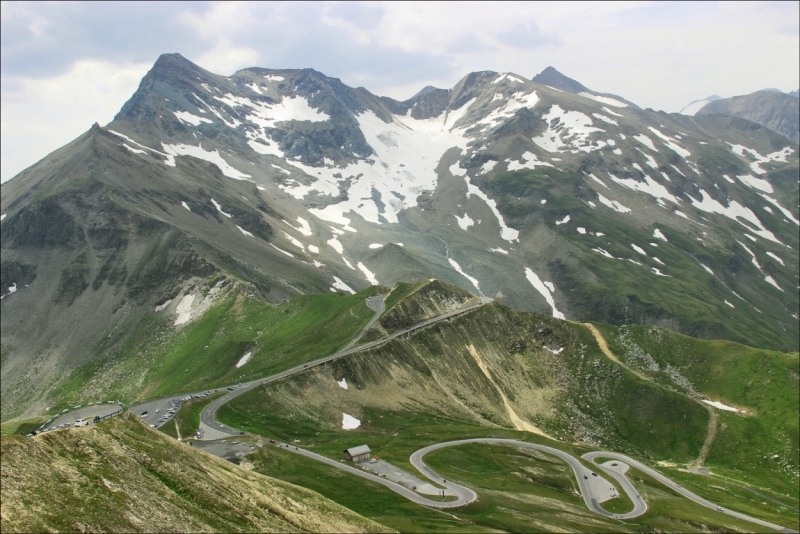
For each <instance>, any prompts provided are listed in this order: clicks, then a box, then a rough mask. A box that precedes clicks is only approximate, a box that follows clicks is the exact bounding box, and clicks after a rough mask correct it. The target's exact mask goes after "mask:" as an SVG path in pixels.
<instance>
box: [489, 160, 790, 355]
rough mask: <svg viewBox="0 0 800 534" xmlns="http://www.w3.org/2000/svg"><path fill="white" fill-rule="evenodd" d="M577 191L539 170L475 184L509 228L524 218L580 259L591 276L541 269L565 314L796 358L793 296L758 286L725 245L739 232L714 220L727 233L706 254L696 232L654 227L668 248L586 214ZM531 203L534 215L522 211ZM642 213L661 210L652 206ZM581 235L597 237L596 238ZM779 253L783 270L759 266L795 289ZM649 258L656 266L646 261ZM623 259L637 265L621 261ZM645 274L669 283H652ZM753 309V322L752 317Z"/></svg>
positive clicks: (786, 231) (558, 175) (779, 231)
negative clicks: (541, 225) (566, 220)
mask: <svg viewBox="0 0 800 534" xmlns="http://www.w3.org/2000/svg"><path fill="white" fill-rule="evenodd" d="M599 175H600V174H599V173H598V176H599ZM583 183H584V178H583V177H582V176H580V175H579V174H576V173H565V172H562V171H559V170H556V169H549V168H541V169H536V170H523V171H515V172H508V173H500V174H498V175H496V176H494V177H493V178H491V179H490V180H489V181H487V182H486V183H485V184H484V186H485V187H486V188H487V190H488V191H491V193H492V196H493V198H496V199H497V201H498V207H499V209H500V211H501V212H502V213H503V214H504V215H507V216H508V219H507V220H509V221H510V223H511V224H512V226H513V224H514V221H518V224H520V225H521V224H525V223H527V221H528V220H529V219H530V218H532V217H536V218H542V219H543V220H544V221H548V222H549V223H550V224H549V225H550V226H551V227H552V228H554V229H555V231H556V232H558V233H559V235H560V237H561V238H563V239H565V240H567V241H568V242H569V243H570V244H571V245H572V246H574V247H575V250H576V251H579V252H578V255H579V257H580V261H581V262H582V263H583V264H584V265H585V266H586V267H587V268H588V270H589V271H590V272H591V275H590V274H588V273H587V271H586V270H585V269H575V268H574V267H572V266H570V265H567V264H565V263H562V262H560V261H559V262H554V263H551V264H550V265H549V268H550V270H551V272H552V273H553V276H554V278H555V283H556V285H557V286H558V287H559V288H561V289H562V291H564V293H565V297H566V298H567V299H568V301H569V306H570V310H572V313H573V315H574V316H576V317H578V318H581V320H586V319H589V320H594V321H601V322H604V323H609V324H617V325H620V324H626V323H630V322H638V323H650V324H667V323H669V324H670V328H673V329H675V330H679V331H682V332H684V333H686V334H689V335H692V336H695V337H700V338H704V339H730V340H734V341H737V342H740V343H745V344H747V345H750V346H758V347H769V348H772V349H774V350H797V347H798V341H797V340H798V327H797V322H796V321H793V320H792V318H791V317H790V316H789V313H788V312H787V310H792V309H795V308H796V307H797V294H796V292H794V293H792V292H791V291H790V292H789V293H784V292H781V291H779V290H777V289H774V288H771V287H768V286H766V285H765V284H763V277H764V274H763V273H761V272H760V271H759V270H757V269H756V268H755V267H754V266H753V265H752V263H751V258H750V256H749V254H748V253H747V252H746V251H745V250H744V249H743V248H742V247H741V246H740V245H738V244H737V243H736V240H735V239H734V237H732V236H741V234H742V231H743V230H744V229H743V227H742V226H741V225H739V224H738V223H734V222H732V221H730V220H727V219H725V218H723V217H717V219H718V221H717V222H719V223H720V224H721V227H722V228H723V229H726V227H729V228H730V229H731V231H730V232H718V234H719V235H715V239H717V240H719V243H717V244H715V245H713V246H711V245H708V244H704V243H701V242H699V241H697V239H696V238H698V237H699V238H704V236H702V235H700V234H698V235H696V236H695V235H686V234H684V233H682V232H679V231H675V230H672V229H671V228H669V227H667V226H664V225H658V226H659V228H660V229H661V231H662V232H663V233H664V234H665V235H666V236H667V238H668V239H669V242H663V241H658V240H655V239H654V238H653V229H652V228H648V227H644V228H638V227H636V226H634V225H631V224H629V223H628V222H626V221H625V220H624V219H622V220H618V219H617V218H616V217H613V216H607V215H606V212H604V211H602V210H594V209H591V208H590V207H589V206H588V205H586V204H585V203H584V202H582V201H581V199H580V198H578V197H577V196H576V191H579V190H581V189H582V188H583ZM593 185H595V184H593ZM601 189H602V188H601ZM743 194H745V195H750V196H752V197H753V204H754V205H758V204H760V203H763V200H762V199H760V197H757V195H756V194H755V193H754V192H751V191H746V190H745V191H744V192H743ZM532 198H547V199H548V203H547V204H546V205H545V206H539V205H538V202H536V203H531V201H530V199H532ZM756 199H757V200H756ZM533 205H535V206H536V207H535V210H533V209H532V208H531V206H533ZM651 209H656V210H658V209H661V208H658V207H657V206H656V205H655V204H654V203H653V207H652V208H651ZM567 213H568V214H569V215H570V217H571V221H572V223H571V224H570V225H563V226H555V225H553V224H552V222H553V221H556V220H558V219H561V218H563V217H564V215H565V214H567ZM706 215H707V217H712V218H713V217H716V216H714V215H710V214H706ZM759 217H761V218H762V219H763V220H765V221H766V222H767V223H769V224H768V226H769V227H770V229H772V230H773V231H774V232H775V234H776V235H777V237H778V238H779V239H780V240H781V241H783V242H784V243H793V242H796V241H797V232H796V227H795V226H794V225H787V224H785V223H784V222H783V221H782V220H781V218H779V217H777V216H774V217H773V216H772V215H770V214H769V213H767V212H764V213H763V214H762V213H759ZM772 219H775V220H774V221H773V220H772ZM772 223H774V224H772ZM576 225H577V226H582V227H584V228H586V229H587V231H588V232H587V233H585V234H579V233H578V232H576V231H575V226H576ZM589 232H603V233H604V234H605V236H603V237H598V236H595V235H591V233H589ZM743 239H744V238H743V237H739V240H743ZM653 241H656V242H657V244H658V247H657V248H656V247H652V246H650V245H649V243H651V242H653ZM631 244H636V245H637V246H639V247H641V248H642V249H644V250H646V251H647V252H648V256H647V257H645V256H642V255H640V254H637V253H636V252H634V251H633V250H632V248H631ZM748 246H749V247H750V249H751V250H753V251H754V252H755V253H756V254H758V256H759V258H767V257H766V255H765V253H766V250H769V247H766V248H765V245H762V244H761V243H755V244H753V243H750V242H749V241H748ZM595 248H602V249H604V250H606V251H608V252H609V253H610V254H611V255H613V256H614V257H615V258H623V260H618V259H610V258H607V257H605V256H603V255H601V254H600V253H598V252H597V251H594V250H592V249H595ZM784 250H785V249H781V254H784V255H787V256H788V257H787V258H786V259H787V261H788V262H789V263H787V267H783V266H780V265H778V264H777V263H774V262H772V261H771V260H761V261H762V267H763V268H765V269H767V274H770V275H771V276H773V278H775V279H776V280H777V281H778V284H779V285H780V286H781V287H783V288H784V289H786V288H787V287H793V286H796V283H797V277H796V273H794V272H793V270H792V269H791V265H792V263H794V264H795V265H796V261H797V258H796V254H795V253H794V252H793V251H791V250H787V251H786V252H784ZM653 256H656V257H658V258H659V259H660V260H661V261H662V262H663V264H662V263H658V262H656V261H654V260H653V258H652V257H653ZM792 256H794V257H792ZM627 258H630V259H633V260H636V261H638V262H639V263H641V264H642V265H636V264H633V263H631V262H628V261H625V259H627ZM697 261H702V262H703V263H704V264H705V265H708V266H709V267H710V268H711V269H712V270H713V271H714V273H715V274H716V275H717V276H718V277H720V278H721V279H722V281H723V282H724V284H725V285H723V283H721V282H720V281H719V280H717V279H715V278H714V277H713V276H711V275H710V274H709V273H707V272H706V271H704V270H703V268H702V267H701V266H700V265H698V263H697ZM651 267H656V268H658V269H659V270H660V271H661V272H662V273H665V274H667V275H669V276H670V278H667V277H661V276H656V275H655V274H653V273H652V271H651ZM731 273H734V274H731ZM726 285H727V286H728V287H731V288H733V289H734V290H735V291H736V292H737V293H738V294H739V295H742V296H744V297H745V299H746V301H747V302H749V303H750V305H748V304H746V303H745V302H742V301H741V300H739V299H738V298H737V297H734V296H733V295H732V293H731V291H730V290H728V289H726V287H725V286H726ZM726 299H727V300H729V301H731V300H733V301H735V302H734V304H735V305H736V307H735V308H731V307H729V306H727V305H726V304H725V300H726ZM753 306H756V307H758V309H760V310H761V311H762V312H763V314H760V313H758V312H756V311H755V310H754V308H753ZM779 322H780V323H781V324H783V326H784V327H781V326H780V325H779Z"/></svg>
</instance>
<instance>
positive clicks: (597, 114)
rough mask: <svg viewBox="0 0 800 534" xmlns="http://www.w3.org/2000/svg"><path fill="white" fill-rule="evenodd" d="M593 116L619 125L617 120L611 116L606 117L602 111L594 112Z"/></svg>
mask: <svg viewBox="0 0 800 534" xmlns="http://www.w3.org/2000/svg"><path fill="white" fill-rule="evenodd" d="M592 117H594V118H595V119H600V120H601V121H603V122H607V123H609V124H613V125H614V126H619V124H618V123H617V121H615V120H614V119H612V118H611V117H606V116H605V115H602V114H600V113H592ZM609 144H611V143H609Z"/></svg>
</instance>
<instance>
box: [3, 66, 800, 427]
mask: <svg viewBox="0 0 800 534" xmlns="http://www.w3.org/2000/svg"><path fill="white" fill-rule="evenodd" d="M778 96H781V95H778ZM783 96H785V95H783ZM787 98H792V97H788V96H787ZM795 101H796V99H795ZM718 102H724V101H723V100H719V101H718ZM711 104H715V102H712V103H709V104H707V105H706V106H704V107H703V108H702V109H701V110H700V111H698V112H697V113H696V114H695V115H694V116H687V115H681V114H667V113H664V112H656V111H653V110H643V109H640V108H639V107H637V106H636V105H634V104H633V103H631V102H629V101H627V100H625V99H624V98H622V97H618V96H615V95H610V94H606V93H598V92H595V91H591V90H589V89H587V88H585V87H584V86H583V85H582V84H580V83H579V82H576V81H575V80H571V79H570V78H567V77H565V76H563V75H562V74H560V73H558V71H556V70H555V69H553V68H548V69H546V70H545V71H543V72H542V73H540V74H538V75H537V76H535V77H534V78H533V79H532V80H529V79H526V78H524V77H522V76H520V75H517V74H514V73H497V72H488V71H484V72H474V73H470V74H468V75H466V76H465V77H464V78H463V79H462V80H460V81H459V82H458V83H457V84H456V85H455V86H454V87H452V88H451V89H437V88H433V87H426V88H425V89H423V90H422V91H420V92H419V93H418V94H417V95H415V96H414V97H412V98H411V99H409V100H406V101H403V102H400V101H397V100H394V99H391V98H387V97H380V96H376V95H374V94H372V93H370V92H369V91H367V90H366V89H364V88H351V87H348V86H347V85H345V84H343V83H342V82H341V81H340V80H338V79H336V78H331V77H328V76H325V75H324V74H322V73H319V72H317V71H314V70H311V69H302V70H290V69H281V70H275V69H264V68H247V69H243V70H240V71H238V72H236V73H234V74H233V75H231V76H229V77H226V76H220V75H216V74H213V73H211V72H208V71H206V70H204V69H202V68H200V67H198V66H197V65H194V64H193V63H191V62H190V61H188V60H186V59H185V58H183V57H182V56H180V55H179V54H165V55H163V56H161V57H160V58H159V59H158V61H157V62H156V63H155V65H154V66H153V68H152V69H151V71H150V72H148V74H147V75H146V76H145V77H144V78H143V80H142V82H141V84H140V86H139V88H138V90H137V91H136V93H135V94H134V95H133V96H132V97H131V99H130V100H129V101H128V102H126V103H125V105H124V106H123V107H122V109H121V110H120V112H119V113H118V114H117V115H116V117H115V118H114V120H113V121H112V122H111V123H109V124H107V125H105V126H100V125H97V124H95V125H94V126H92V127H91V128H90V129H89V130H88V131H87V132H86V133H84V134H83V135H81V136H80V137H78V138H77V139H75V140H74V141H73V142H71V143H69V144H68V145H66V146H64V147H63V148H61V149H59V150H57V151H55V152H54V153H52V154H50V155H48V156H47V157H45V158H44V159H43V160H41V161H40V162H38V163H37V164H35V165H33V166H31V167H30V168H28V169H26V170H25V171H23V172H21V173H20V174H18V175H17V176H15V177H14V178H13V179H11V180H10V181H8V182H6V183H4V184H3V185H2V201H0V212H1V213H2V215H0V217H2V227H1V229H2V281H1V283H0V285H1V286H2V293H3V299H2V304H1V306H2V331H3V334H2V374H3V383H2V417H3V419H4V420H5V419H7V418H8V417H16V416H21V415H23V414H33V413H38V412H39V411H41V410H42V409H43V408H45V407H47V406H49V405H50V404H51V403H53V402H56V401H57V399H58V398H59V396H60V395H63V394H64V392H65V391H66V389H68V385H69V384H73V385H74V384H77V383H80V384H83V385H85V384H90V383H94V384H95V386H97V384H98V383H100V382H103V380H105V379H108V380H110V378H109V377H112V376H122V374H124V373H126V372H128V368H126V365H127V364H126V362H128V361H131V360H132V359H135V358H137V357H138V356H140V354H141V352H140V349H139V348H137V347H141V344H142V343H143V340H147V341H148V342H154V343H158V342H160V339H161V338H160V337H158V336H159V335H160V334H158V332H161V330H159V326H160V325H163V324H167V323H168V324H169V325H170V327H171V328H177V329H178V330H180V328H181V327H182V325H184V324H187V323H189V322H193V321H196V320H198V319H199V318H201V317H203V316H204V313H205V312H206V311H207V310H209V309H211V308H212V307H213V305H214V303H215V302H216V299H217V298H218V297H219V295H222V294H224V293H225V291H226V288H229V287H231V286H232V285H236V284H238V285H239V286H241V284H244V285H245V286H246V287H247V294H248V295H250V296H252V297H253V298H255V299H259V300H263V301H265V302H271V303H279V302H282V301H284V300H287V299H289V298H291V297H294V296H297V295H300V294H308V293H320V292H330V291H339V292H345V293H354V292H356V291H358V290H361V289H363V288H366V287H367V286H369V285H381V286H386V287H391V286H393V285H395V284H396V283H397V282H411V283H415V282H419V281H423V280H426V279H430V278H437V279H441V280H444V281H447V282H450V283H452V284H455V285H457V286H461V287H462V288H464V289H466V290H468V291H470V292H472V293H475V294H478V295H481V296H486V297H492V298H497V299H498V300H501V301H502V302H504V303H505V304H507V305H509V306H511V307H513V308H517V309H520V310H525V311H537V312H540V313H545V314H548V315H552V316H554V317H557V318H562V319H569V320H572V321H586V320H594V321H602V322H605V323H609V324H613V325H624V324H629V323H645V324H652V325H657V326H661V327H665V328H668V329H671V330H674V331H676V332H680V333H684V334H689V335H692V336H695V337H701V338H709V339H728V340H732V341H737V342H741V343H745V344H748V345H751V346H756V347H763V348H769V349H774V350H784V351H785V350H797V348H798V336H799V335H800V331H799V330H798V315H797V313H798V312H797V310H798V290H797V288H798V225H799V224H800V222H799V221H798V145H797V142H796V137H795V140H791V139H788V138H787V137H786V136H785V135H781V134H780V133H777V132H775V131H773V130H772V129H770V128H767V127H764V126H762V125H760V124H758V123H757V121H753V120H752V119H751V120H748V119H746V118H741V117H738V116H735V115H736V114H735V113H734V112H733V111H731V112H730V113H724V112H717V113H705V110H706V108H707V107H708V106H710V105H711ZM726 109H727V108H726ZM731 109H732V108H731ZM723 111H725V110H723ZM126 380H128V381H129V382H131V383H133V384H135V383H137V380H139V381H142V380H143V376H142V377H137V376H126ZM109 383H110V382H109ZM69 387H72V386H69ZM93 387H94V386H93ZM98 388H99V389H98ZM101 389H102V387H100V386H97V388H95V390H92V391H100V390H101Z"/></svg>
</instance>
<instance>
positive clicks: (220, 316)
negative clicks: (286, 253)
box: [53, 288, 375, 411]
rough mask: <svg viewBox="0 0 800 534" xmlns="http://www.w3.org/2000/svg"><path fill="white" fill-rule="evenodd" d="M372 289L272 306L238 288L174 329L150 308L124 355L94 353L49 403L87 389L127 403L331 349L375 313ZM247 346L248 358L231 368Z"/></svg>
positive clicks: (283, 365)
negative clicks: (370, 305)
mask: <svg viewBox="0 0 800 534" xmlns="http://www.w3.org/2000/svg"><path fill="white" fill-rule="evenodd" d="M374 291H375V288H368V289H365V290H363V291H361V292H360V293H358V294H356V295H343V294H340V293H327V294H321V295H302V296H299V297H296V298H294V299H292V300H290V301H287V302H284V303H281V304H279V305H272V304H268V303H264V302H261V301H259V300H255V299H252V298H248V297H246V296H245V295H244V293H243V292H242V291H240V290H237V289H235V290H233V291H231V292H229V293H227V294H226V295H225V296H224V297H223V298H222V299H220V300H219V301H218V302H217V303H216V304H215V305H213V306H212V307H211V308H210V309H209V310H207V311H206V313H205V314H204V315H203V316H202V317H200V318H199V319H197V320H196V321H194V322H191V323H189V324H187V325H186V326H184V327H183V328H181V329H178V330H175V329H174V328H173V327H172V325H171V317H160V316H158V314H152V315H150V316H148V318H147V319H146V320H145V321H144V322H143V323H142V324H141V325H140V326H139V329H138V331H137V333H136V334H135V335H133V336H131V337H130V340H129V342H128V344H127V346H126V347H125V349H124V350H123V353H122V355H121V356H117V357H116V358H115V359H114V360H113V361H108V359H104V358H103V357H102V355H99V357H98V358H97V359H94V360H92V363H91V364H90V365H87V366H84V367H83V368H81V369H79V370H78V371H76V372H75V373H73V375H72V376H71V377H70V379H68V380H67V381H66V382H65V385H64V386H62V387H61V388H59V389H58V390H57V391H56V392H55V393H54V395H53V396H55V397H57V398H58V401H57V402H54V403H53V404H54V406H53V410H56V411H57V410H58V409H59V407H61V406H66V405H69V404H71V403H74V402H78V401H80V400H82V399H84V398H86V397H87V396H88V395H89V393H88V392H89V391H90V388H91V391H97V390H100V391H109V392H112V391H113V392H114V395H119V396H120V397H121V398H122V399H123V400H125V401H128V402H132V401H136V400H139V399H145V398H151V397H157V396H160V395H166V394H171V393H176V392H182V391H186V392H189V391H194V390H199V389H205V388H210V387H220V386H227V385H230V384H235V383H238V382H240V381H242V380H246V379H252V378H254V377H258V376H268V375H271V374H274V373H276V372H279V371H281V370H284V369H287V368H290V367H292V366H294V365H297V364H298V363H302V362H305V361H309V360H313V359H316V358H320V357H322V356H325V355H328V354H331V353H333V352H335V351H336V350H338V349H340V348H341V347H343V346H344V345H346V344H347V342H348V341H349V340H350V339H351V338H352V337H353V336H354V335H355V334H356V333H357V332H358V330H359V329H360V328H361V327H362V326H364V324H366V323H367V321H369V319H370V318H371V317H372V315H373V313H374V312H372V311H371V310H370V309H369V308H368V307H367V306H366V304H365V302H364V301H365V299H366V297H367V296H369V295H371V294H373V292H374ZM247 352H252V353H253V354H252V356H251V358H250V360H249V361H248V362H247V364H245V365H244V366H242V367H241V368H236V363H237V362H238V361H239V359H240V358H241V357H242V356H243V355H244V354H245V353H247ZM91 396H92V398H93V397H94V395H91ZM115 398H116V397H115Z"/></svg>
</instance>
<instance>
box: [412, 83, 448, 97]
mask: <svg viewBox="0 0 800 534" xmlns="http://www.w3.org/2000/svg"><path fill="white" fill-rule="evenodd" d="M441 90H442V89H439V88H438V87H434V86H432V85H426V86H425V87H423V88H422V89H420V90H419V91H418V92H417V94H415V95H414V96H412V97H411V98H410V100H414V99H417V98H419V97H421V96H422V95H424V94H427V93H430V92H435V91H441Z"/></svg>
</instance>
